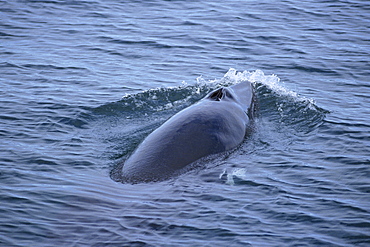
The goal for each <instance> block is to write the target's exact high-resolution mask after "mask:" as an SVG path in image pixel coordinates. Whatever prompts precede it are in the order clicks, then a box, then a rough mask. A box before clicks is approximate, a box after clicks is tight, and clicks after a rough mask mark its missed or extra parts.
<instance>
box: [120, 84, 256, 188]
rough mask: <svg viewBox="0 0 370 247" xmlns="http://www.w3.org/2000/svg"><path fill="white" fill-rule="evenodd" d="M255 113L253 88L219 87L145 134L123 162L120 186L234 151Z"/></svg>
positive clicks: (166, 174)
mask: <svg viewBox="0 0 370 247" xmlns="http://www.w3.org/2000/svg"><path fill="white" fill-rule="evenodd" d="M255 111H256V99H255V94H254V90H253V86H252V84H251V83H250V82H249V81H243V82H241V83H239V84H236V85H233V86H231V87H222V88H219V89H217V90H215V91H213V92H211V93H209V94H208V95H207V96H206V97H205V98H203V99H202V100H200V101H199V102H197V103H195V104H194V105H192V106H189V107H188V108H185V109H184V110H182V111H180V112H178V113H177V114H175V115H174V116H172V117H171V118H170V119H168V120H167V121H166V122H165V123H163V124H162V125H161V126H160V127H159V128H158V129H156V130H154V131H153V132H152V133H151V134H149V135H148V136H147V137H146V138H145V139H144V141H143V142H142V143H141V144H140V145H139V146H138V147H137V148H136V150H135V151H134V152H133V153H132V155H131V156H130V157H129V158H128V159H127V160H126V161H125V162H124V165H123V167H122V179H123V181H124V182H129V183H140V182H154V181H161V180H165V179H168V178H170V177H171V175H173V174H174V173H175V172H176V171H178V170H180V169H182V168H184V167H185V166H187V165H189V164H191V163H193V162H195V161H197V160H199V159H200V158H202V157H205V156H208V155H211V154H216V153H221V152H224V151H227V150H230V149H233V148H235V147H237V146H238V145H239V144H240V143H242V141H243V140H244V138H245V136H246V134H248V130H250V129H251V128H250V126H251V124H252V121H253V118H254V115H255Z"/></svg>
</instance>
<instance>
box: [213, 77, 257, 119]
mask: <svg viewBox="0 0 370 247" xmlns="http://www.w3.org/2000/svg"><path fill="white" fill-rule="evenodd" d="M206 99H208V100H213V101H234V102H235V103H237V104H239V105H240V106H241V107H242V108H243V110H244V111H245V113H246V114H247V115H248V117H249V118H254V117H255V113H256V108H257V102H256V97H255V93H254V89H253V86H252V84H251V83H250V82H249V81H243V82H240V83H239V84H236V85H233V86H231V87H222V88H219V89H217V90H215V91H213V92H211V93H209V94H208V95H207V97H206Z"/></svg>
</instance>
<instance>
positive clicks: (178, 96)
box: [86, 69, 328, 184]
mask: <svg viewBox="0 0 370 247" xmlns="http://www.w3.org/2000/svg"><path fill="white" fill-rule="evenodd" d="M242 81H250V82H252V83H253V85H254V87H255V91H256V95H257V99H258V105H259V114H258V115H259V116H258V117H257V120H256V122H257V123H256V125H257V127H256V132H260V133H261V134H259V135H258V137H256V138H255V139H256V140H254V141H250V142H252V144H251V145H244V146H245V147H243V144H242V148H240V151H239V152H241V153H243V152H244V153H249V152H253V149H260V148H262V147H258V145H262V146H264V145H274V143H275V142H276V143H277V144H276V145H288V144H284V143H281V140H280V139H284V138H285V139H286V138H287V139H289V138H291V136H292V135H305V134H307V133H310V132H312V131H314V130H315V129H317V127H318V126H320V125H321V124H322V123H323V122H324V121H323V120H324V118H325V115H326V114H327V113H328V111H326V110H324V109H322V108H320V107H318V106H317V105H316V104H315V101H314V100H313V99H309V98H306V97H304V96H301V95H299V94H298V93H296V92H294V91H293V90H290V89H289V88H287V87H286V86H285V85H284V83H282V82H281V81H280V78H279V77H277V76H276V75H265V74H264V73H263V71H261V70H256V71H252V72H249V71H243V72H238V71H236V70H235V69H230V70H229V71H228V72H227V73H225V75H224V76H223V77H222V78H219V79H214V80H204V79H203V78H202V77H198V78H197V79H196V82H195V83H194V84H187V83H182V84H181V85H179V86H177V87H168V88H154V89H150V90H146V91H143V92H140V93H136V94H126V95H124V96H123V97H122V99H121V100H119V101H116V102H110V103H107V104H104V105H101V106H99V107H96V108H93V109H91V111H90V114H88V116H86V117H88V118H89V120H87V122H89V124H90V127H91V128H92V132H93V133H94V135H95V136H96V137H97V138H99V139H100V141H101V142H103V143H105V144H106V150H105V151H104V155H102V156H104V157H105V158H107V159H108V160H109V162H111V166H112V172H113V173H116V172H117V171H118V170H119V169H117V162H118V163H119V162H120V161H121V160H122V159H125V158H127V157H128V155H129V154H131V153H132V152H133V151H134V149H135V148H136V147H137V146H138V145H139V143H140V142H141V141H143V140H144V138H145V137H146V136H147V135H148V134H149V133H151V132H152V131H153V130H154V129H156V128H158V127H159V126H160V125H161V124H162V123H163V122H165V121H166V120H167V119H169V118H170V117H171V116H173V115H174V114H176V113H177V112H179V111H180V110H182V109H184V108H186V107H188V106H190V105H191V104H194V103H195V102H197V101H198V100H200V99H202V98H203V97H204V96H205V95H206V94H208V93H209V92H210V91H212V90H214V89H216V88H219V87H221V86H230V85H234V84H237V83H240V82H242ZM279 133H280V134H279ZM286 133H289V134H286ZM248 143H249V142H248ZM287 143H289V140H288V141H287ZM249 144H250V143H249ZM239 173H240V171H239ZM239 173H238V174H239ZM111 175H112V174H111ZM234 175H235V174H234ZM234 175H228V176H229V177H228V183H230V184H232V183H233V182H232V180H231V178H232V177H233V176H234ZM239 175H240V174H239ZM230 176H231V177H230ZM111 177H114V174H113V176H111ZM114 180H117V179H114Z"/></svg>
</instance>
